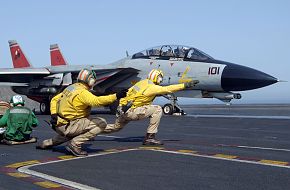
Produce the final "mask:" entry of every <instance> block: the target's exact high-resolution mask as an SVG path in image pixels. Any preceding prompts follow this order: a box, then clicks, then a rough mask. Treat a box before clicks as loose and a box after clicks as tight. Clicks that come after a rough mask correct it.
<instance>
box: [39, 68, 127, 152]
mask: <svg viewBox="0 0 290 190" xmlns="http://www.w3.org/2000/svg"><path fill="white" fill-rule="evenodd" d="M95 82H96V74H95V72H94V71H92V70H89V69H83V70H81V71H80V73H79V75H78V78H77V83H75V84H72V85H70V86H68V87H67V88H66V89H64V91H63V92H61V93H60V94H58V95H56V96H55V97H54V98H53V99H52V100H51V102H50V111H51V114H52V115H51V124H52V126H53V127H54V128H55V131H56V132H57V135H56V136H55V137H53V138H51V139H47V140H44V141H43V142H42V143H41V144H39V145H38V146H36V148H38V149H49V148H52V147H53V146H56V145H60V144H62V143H64V142H67V141H70V142H68V144H67V146H66V149H67V150H68V151H69V152H71V153H72V154H74V155H75V156H86V155H87V152H86V151H84V150H82V144H83V143H85V142H86V141H88V140H90V139H92V138H94V137H95V136H96V135H98V134H99V133H101V132H102V131H103V130H104V129H105V127H106V125H107V122H106V120H105V119H104V118H101V117H90V111H91V107H98V106H106V105H109V104H111V103H113V102H114V101H115V100H116V99H120V98H122V97H125V96H126V92H127V90H123V91H120V92H118V93H116V94H112V95H107V96H95V95H93V94H92V93H91V92H90V91H89V90H90V89H91V88H92V87H93V86H94V84H95Z"/></svg>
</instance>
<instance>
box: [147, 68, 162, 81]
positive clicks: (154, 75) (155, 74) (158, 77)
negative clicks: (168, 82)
mask: <svg viewBox="0 0 290 190" xmlns="http://www.w3.org/2000/svg"><path fill="white" fill-rule="evenodd" d="M163 77H164V74H163V72H162V71H161V70H159V69H153V70H151V71H150V73H149V74H148V79H149V80H151V81H152V82H153V83H155V84H160V83H161V82H162V81H163Z"/></svg>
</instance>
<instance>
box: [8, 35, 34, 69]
mask: <svg viewBox="0 0 290 190" xmlns="http://www.w3.org/2000/svg"><path fill="white" fill-rule="evenodd" d="M8 43H9V47H10V52H11V58H12V63H13V67H14V68H25V67H31V65H30V63H29V61H28V59H27V58H26V56H25V54H24V53H23V51H22V50H21V48H20V46H19V45H18V43H17V42H16V41H15V40H10V41H8Z"/></svg>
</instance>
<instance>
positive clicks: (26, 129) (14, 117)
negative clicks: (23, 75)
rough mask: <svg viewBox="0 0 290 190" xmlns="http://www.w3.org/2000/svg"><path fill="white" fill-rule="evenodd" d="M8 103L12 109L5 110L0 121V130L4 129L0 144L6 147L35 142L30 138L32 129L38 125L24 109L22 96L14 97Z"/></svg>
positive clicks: (34, 117)
mask: <svg viewBox="0 0 290 190" xmlns="http://www.w3.org/2000/svg"><path fill="white" fill-rule="evenodd" d="M10 103H11V104H12V106H13V107H12V108H10V109H8V110H6V112H5V113H4V115H3V117H2V118H1V119H0V128H3V127H6V130H5V132H4V135H3V140H2V141H1V142H2V143H3V144H8V145H13V144H24V143H32V142H36V138H34V137H33V138H31V137H30V134H31V133H32V127H36V126H37V125H38V120H37V118H36V116H35V115H34V113H33V112H32V111H31V110H30V109H29V108H27V107H24V100H23V98H22V96H20V95H14V96H13V97H12V98H11V101H10Z"/></svg>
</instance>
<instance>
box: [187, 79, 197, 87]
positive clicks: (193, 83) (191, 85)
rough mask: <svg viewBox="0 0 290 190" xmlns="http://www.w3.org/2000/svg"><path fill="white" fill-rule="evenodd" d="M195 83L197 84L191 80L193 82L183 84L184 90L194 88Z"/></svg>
mask: <svg viewBox="0 0 290 190" xmlns="http://www.w3.org/2000/svg"><path fill="white" fill-rule="evenodd" d="M197 83H199V81H198V80H193V81H190V82H185V83H184V88H192V87H194V86H195V85H196V84H197Z"/></svg>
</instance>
